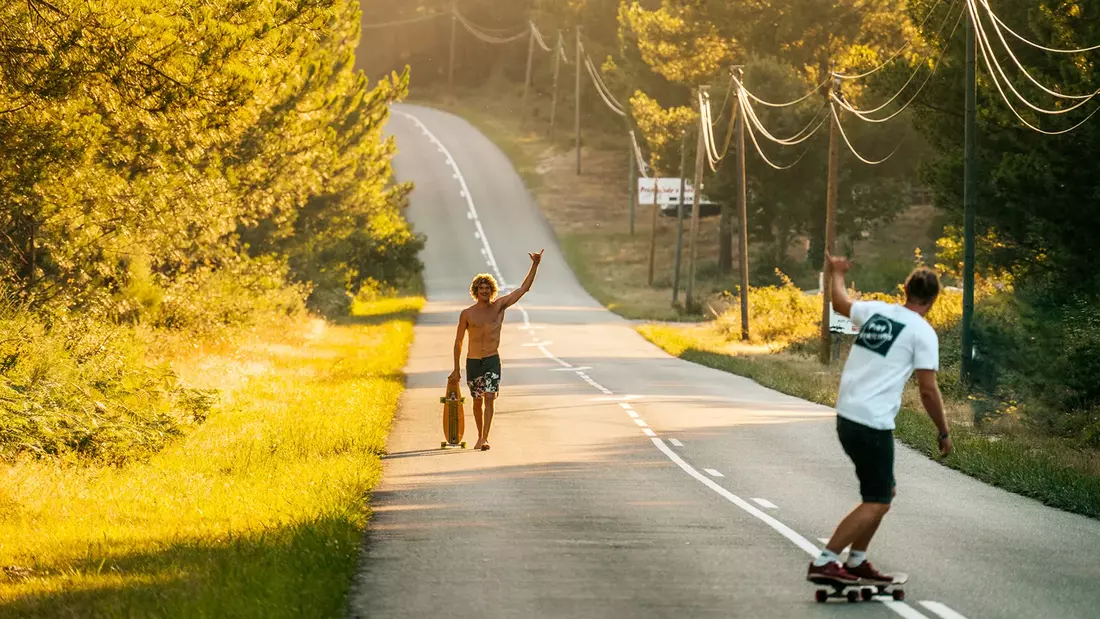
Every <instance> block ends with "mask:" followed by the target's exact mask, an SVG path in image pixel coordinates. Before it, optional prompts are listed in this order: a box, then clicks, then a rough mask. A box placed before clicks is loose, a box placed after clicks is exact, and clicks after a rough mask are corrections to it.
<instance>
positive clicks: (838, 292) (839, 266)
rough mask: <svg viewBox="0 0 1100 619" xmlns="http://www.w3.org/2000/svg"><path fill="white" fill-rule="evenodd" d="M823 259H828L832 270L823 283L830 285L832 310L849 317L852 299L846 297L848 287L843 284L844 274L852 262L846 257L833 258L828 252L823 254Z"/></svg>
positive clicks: (850, 315)
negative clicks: (829, 278) (829, 279)
mask: <svg viewBox="0 0 1100 619" xmlns="http://www.w3.org/2000/svg"><path fill="white" fill-rule="evenodd" d="M825 259H826V260H828V261H829V266H830V269H829V270H830V271H831V272H832V276H831V281H828V282H824V284H825V285H826V286H831V287H832V293H833V295H832V301H833V310H834V311H836V313H838V314H840V315H841V316H844V317H846V318H851V317H852V300H851V299H849V298H848V289H847V287H846V286H845V285H844V274H845V273H847V272H848V269H850V268H852V262H851V261H850V260H848V259H846V258H835V257H833V256H830V255H829V254H828V253H826V254H825Z"/></svg>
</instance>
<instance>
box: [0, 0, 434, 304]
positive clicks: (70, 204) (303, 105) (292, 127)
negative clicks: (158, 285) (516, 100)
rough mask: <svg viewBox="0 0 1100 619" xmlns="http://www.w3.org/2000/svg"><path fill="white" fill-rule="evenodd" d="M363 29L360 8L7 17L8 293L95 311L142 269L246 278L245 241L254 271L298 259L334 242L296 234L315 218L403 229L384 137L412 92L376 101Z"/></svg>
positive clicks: (271, 5)
mask: <svg viewBox="0 0 1100 619" xmlns="http://www.w3.org/2000/svg"><path fill="white" fill-rule="evenodd" d="M358 28H359V23H358V8H357V4H356V3H355V2H350V1H348V0H336V1H333V0H295V1H293V2H281V1H276V0H256V1H254V2H248V3H244V4H241V3H230V2H214V3H206V4H204V5H203V6H202V7H201V9H200V8H196V7H195V6H194V4H193V3H192V2H188V1H187V0H170V1H168V2H150V1H148V0H139V1H133V2H131V1H121V0H109V1H107V2H101V3H94V4H88V3H85V2H79V1H77V0H62V1H60V2H54V3H47V2H43V1H41V0H30V1H29V2H25V3H24V2H20V3H7V4H5V5H4V6H3V8H0V142H3V143H4V144H6V145H8V146H9V157H7V158H5V160H4V162H0V201H2V202H3V203H4V204H6V205H8V208H6V209H5V210H4V212H3V214H0V279H2V281H3V283H4V284H5V285H6V286H7V287H9V289H11V290H14V291H16V293H17V294H18V295H19V296H20V297H21V298H23V299H26V300H27V301H29V302H32V303H36V304H42V303H56V304H60V305H62V306H66V307H84V306H87V305H89V304H90V303H91V302H92V301H93V297H96V296H97V295H98V294H99V292H100V291H102V290H104V289H106V290H118V289H119V288H120V287H122V286H125V285H126V284H125V281H126V280H127V279H130V278H132V277H133V276H134V274H132V273H130V272H129V271H128V269H129V267H130V266H131V265H134V264H137V263H140V264H141V265H142V266H143V267H144V268H148V269H149V270H150V271H151V273H152V274H154V275H156V276H158V277H161V278H164V279H166V280H169V281H171V280H174V279H176V278H178V277H181V276H184V275H185V274H187V273H191V272H193V271H195V270H201V269H203V268H206V267H210V268H212V269H217V268H220V266H221V265H222V264H224V263H226V262H232V261H234V260H237V259H238V257H239V256H240V255H242V254H244V253H246V251H247V249H246V247H245V246H244V245H242V244H241V243H240V242H239V240H238V239H239V235H240V232H241V231H242V230H244V231H251V233H250V234H249V241H250V242H251V244H252V248H251V250H252V251H253V252H254V253H256V252H261V253H271V254H274V255H278V256H284V257H285V256H286V255H287V254H291V258H293V251H294V250H295V249H297V247H298V246H299V245H301V244H308V243H310V239H309V238H305V237H306V236H307V234H312V235H314V236H318V237H323V236H324V235H325V234H326V232H327V230H325V229H323V228H322V229H313V230H309V231H305V230H302V229H300V228H296V227H295V224H296V222H297V220H298V218H299V215H300V213H301V212H302V211H303V209H305V208H306V206H307V205H308V204H311V203H316V202H317V201H318V200H326V201H324V202H323V204H324V205H325V206H328V207H331V208H333V209H340V210H341V211H342V214H343V215H344V216H348V215H355V216H356V217H358V218H359V219H360V220H370V219H374V218H378V217H387V216H388V217H391V218H392V217H396V215H395V213H396V212H397V209H399V208H400V206H401V205H402V200H403V196H404V194H405V191H406V189H405V188H403V187H399V186H390V185H389V184H388V183H389V179H390V169H389V157H390V155H391V154H392V152H393V145H392V143H386V142H383V141H382V140H381V126H382V123H383V122H384V121H385V119H386V118H387V113H388V112H387V105H388V103H389V102H390V101H393V100H395V99H398V98H400V97H401V96H403V94H404V90H405V84H406V78H405V77H404V76H393V77H391V78H390V79H388V80H383V81H381V82H380V83H379V84H378V85H377V86H376V87H375V88H374V89H368V87H367V83H366V80H365V78H364V77H363V76H362V75H361V74H357V73H355V72H354V71H353V70H352V61H353V52H354V47H355V44H356V41H357V38H358ZM332 219H335V217H332ZM413 240H414V239H413V237H411V236H408V235H406V238H404V239H401V238H398V237H394V238H392V239H390V240H389V241H387V242H388V243H392V244H395V245H400V244H401V243H405V242H409V243H411V242H413ZM393 253H394V256H393V257H392V259H395V260H407V259H408V256H407V254H408V252H404V253H403V252H401V251H395V252H393ZM316 257H317V256H314V257H313V258H316ZM135 258H137V260H135ZM325 258H327V259H329V260H330V262H329V264H323V263H322V264H320V265H318V266H320V267H321V268H331V269H335V270H340V269H341V268H342V265H341V264H340V263H339V261H334V260H332V259H331V257H330V256H326V257H325ZM385 258H387V259H390V258H391V256H385ZM255 264H259V265H263V264H264V263H263V262H262V261H261V262H258V263H255ZM409 264H410V268H413V269H415V263H409ZM263 268H266V267H261V273H260V274H258V275H257V276H258V277H263V276H264V274H263ZM291 275H292V276H293V277H295V278H297V279H299V280H305V279H307V278H308V275H309V274H308V273H304V272H302V271H301V270H300V269H295V270H294V272H293V273H291ZM348 279H350V280H355V279H356V277H355V276H350V277H349V278H348Z"/></svg>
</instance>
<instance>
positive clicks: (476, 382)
mask: <svg viewBox="0 0 1100 619" xmlns="http://www.w3.org/2000/svg"><path fill="white" fill-rule="evenodd" d="M466 384H467V385H468V386H469V387H470V397H471V398H473V399H475V400H476V399H477V398H480V397H482V396H483V395H485V394H486V393H492V394H496V393H497V392H499V391H500V355H493V356H491V357H485V358H484V359H470V358H469V357H467V358H466Z"/></svg>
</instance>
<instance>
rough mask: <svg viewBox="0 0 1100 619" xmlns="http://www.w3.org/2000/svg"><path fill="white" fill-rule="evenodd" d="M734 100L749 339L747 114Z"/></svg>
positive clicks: (744, 330)
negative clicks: (736, 112) (736, 111)
mask: <svg viewBox="0 0 1100 619" xmlns="http://www.w3.org/2000/svg"><path fill="white" fill-rule="evenodd" d="M738 72H739V73H740V74H741V75H740V76H739V77H740V80H741V83H744V79H745V78H744V71H743V70H741V69H738ZM734 96H736V97H738V99H737V100H734V106H735V107H736V109H737V110H738V114H737V169H738V170H739V175H740V178H739V181H740V183H741V191H740V192H739V193H738V196H737V202H738V206H740V209H739V210H740V211H741V248H740V249H741V252H740V257H739V258H738V260H739V261H740V262H741V265H740V266H741V339H742V340H743V341H746V342H747V341H749V190H748V177H747V174H746V172H745V115H744V114H743V113H741V112H742V110H741V108H740V100H739V97H740V95H739V94H738V95H734Z"/></svg>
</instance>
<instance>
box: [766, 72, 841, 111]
mask: <svg viewBox="0 0 1100 619" xmlns="http://www.w3.org/2000/svg"><path fill="white" fill-rule="evenodd" d="M832 79H833V78H832V77H827V78H825V79H824V80H823V81H822V82H821V83H820V84H818V85H817V86H814V89H813V90H811V91H810V92H808V93H806V94H805V95H803V96H801V97H799V98H797V99H795V100H794V101H787V102H786V103H772V102H771V101H765V100H763V99H761V98H760V97H758V96H756V95H754V94H752V93H751V92H749V91H747V90H746V91H745V94H747V95H748V96H749V97H751V98H752V100H753V101H756V102H757V103H759V104H760V105H766V106H768V107H790V106H792V105H798V104H799V103H802V102H803V101H805V100H806V99H809V98H810V97H812V96H814V95H818V94H821V87H822V86H825V85H827V84H828V83H829V81H830V80H832Z"/></svg>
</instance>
